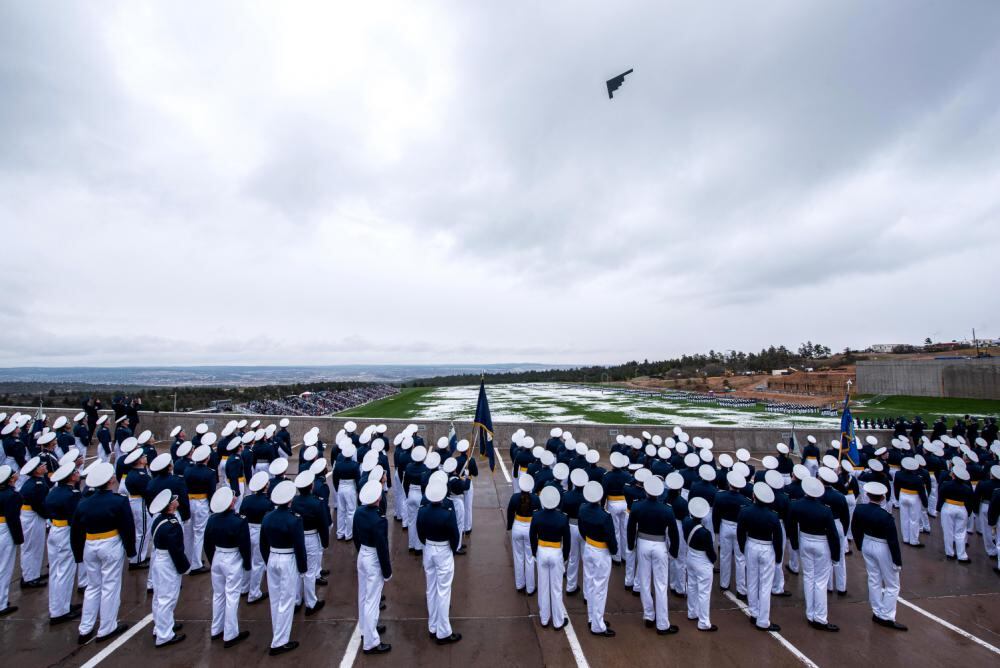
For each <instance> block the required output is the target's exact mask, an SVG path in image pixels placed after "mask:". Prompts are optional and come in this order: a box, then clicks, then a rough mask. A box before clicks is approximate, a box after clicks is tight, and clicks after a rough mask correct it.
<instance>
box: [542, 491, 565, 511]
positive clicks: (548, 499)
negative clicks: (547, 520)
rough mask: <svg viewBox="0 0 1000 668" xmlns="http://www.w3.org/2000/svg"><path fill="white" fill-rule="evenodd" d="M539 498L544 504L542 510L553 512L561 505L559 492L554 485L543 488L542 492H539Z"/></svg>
mask: <svg viewBox="0 0 1000 668" xmlns="http://www.w3.org/2000/svg"><path fill="white" fill-rule="evenodd" d="M538 498H539V500H540V501H541V502H542V508H544V509H546V510H552V509H553V508H555V507H557V506H558V505H559V501H560V496H559V490H557V489H556V488H555V487H553V486H552V485H546V486H545V487H543V488H542V491H541V492H539V494H538Z"/></svg>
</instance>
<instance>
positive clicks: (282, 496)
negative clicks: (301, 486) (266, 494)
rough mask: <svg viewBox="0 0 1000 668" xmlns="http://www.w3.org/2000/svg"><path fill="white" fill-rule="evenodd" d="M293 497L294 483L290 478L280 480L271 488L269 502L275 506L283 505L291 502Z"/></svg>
mask: <svg viewBox="0 0 1000 668" xmlns="http://www.w3.org/2000/svg"><path fill="white" fill-rule="evenodd" d="M294 498H295V483H293V482H292V481H291V480H282V481H281V482H279V483H278V484H277V485H275V486H274V489H272V490H271V503H273V504H274V505H276V506H283V505H285V504H286V503H291V502H292V499H294Z"/></svg>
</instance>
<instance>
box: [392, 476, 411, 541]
mask: <svg viewBox="0 0 1000 668" xmlns="http://www.w3.org/2000/svg"><path fill="white" fill-rule="evenodd" d="M402 489H403V481H402V480H400V479H399V470H398V469H397V470H395V471H393V472H392V490H393V494H392V501H393V508H394V511H395V513H396V519H397V520H403V526H404V527H408V526H410V522H409V520H410V515H409V513H407V512H406V497H405V496H403V493H402Z"/></svg>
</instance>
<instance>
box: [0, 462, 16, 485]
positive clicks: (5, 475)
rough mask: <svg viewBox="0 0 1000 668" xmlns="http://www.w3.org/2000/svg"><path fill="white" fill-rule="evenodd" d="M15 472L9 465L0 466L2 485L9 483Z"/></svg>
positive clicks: (0, 483)
mask: <svg viewBox="0 0 1000 668" xmlns="http://www.w3.org/2000/svg"><path fill="white" fill-rule="evenodd" d="M13 472H14V471H13V469H11V468H10V466H8V465H7V464H4V465H2V466H0V485H2V484H3V483H5V482H7V480H8V479H9V478H10V476H11V474H12V473H13Z"/></svg>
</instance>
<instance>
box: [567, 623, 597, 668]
mask: <svg viewBox="0 0 1000 668" xmlns="http://www.w3.org/2000/svg"><path fill="white" fill-rule="evenodd" d="M563 631H565V632H566V640H568V641H569V649H570V651H572V652H573V658H574V659H575V660H576V668H590V664H589V663H587V657H586V656H585V655H584V653H583V647H582V646H581V645H580V639H579V638H577V637H576V631H575V630H574V629H573V622H572V621H571V620H570V618H569V614H568V613H567V614H566V626H564V627H563Z"/></svg>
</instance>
